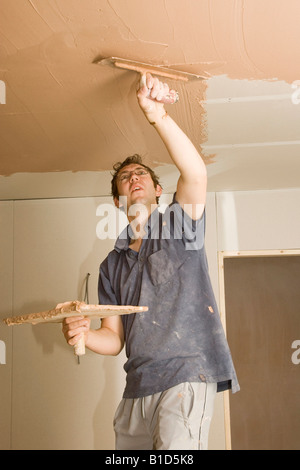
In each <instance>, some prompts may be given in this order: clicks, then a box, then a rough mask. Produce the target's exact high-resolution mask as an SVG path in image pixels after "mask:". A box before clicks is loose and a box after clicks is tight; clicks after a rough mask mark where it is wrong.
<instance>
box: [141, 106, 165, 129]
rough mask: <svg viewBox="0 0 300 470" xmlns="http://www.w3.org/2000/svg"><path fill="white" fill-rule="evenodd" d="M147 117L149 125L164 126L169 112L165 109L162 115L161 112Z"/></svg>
mask: <svg viewBox="0 0 300 470" xmlns="http://www.w3.org/2000/svg"><path fill="white" fill-rule="evenodd" d="M146 117H147V119H148V121H149V124H151V126H155V125H159V124H162V123H163V122H164V120H165V119H166V118H167V117H168V112H167V111H166V110H165V109H163V112H162V113H161V112H160V113H157V114H155V115H151V116H146Z"/></svg>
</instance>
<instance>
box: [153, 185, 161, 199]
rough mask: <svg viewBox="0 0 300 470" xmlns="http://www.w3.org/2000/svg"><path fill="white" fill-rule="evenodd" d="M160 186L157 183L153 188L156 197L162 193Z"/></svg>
mask: <svg viewBox="0 0 300 470" xmlns="http://www.w3.org/2000/svg"><path fill="white" fill-rule="evenodd" d="M162 191H163V190H162V187H161V186H160V185H159V184H158V185H157V186H156V188H155V195H156V197H160V196H161V195H162Z"/></svg>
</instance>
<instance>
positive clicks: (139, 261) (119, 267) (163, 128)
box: [63, 74, 239, 450]
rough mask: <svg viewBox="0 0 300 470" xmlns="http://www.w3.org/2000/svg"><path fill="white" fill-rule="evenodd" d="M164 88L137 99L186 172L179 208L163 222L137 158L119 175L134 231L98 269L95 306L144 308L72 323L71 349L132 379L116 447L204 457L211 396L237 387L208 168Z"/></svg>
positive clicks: (149, 82) (152, 185) (154, 185)
mask: <svg viewBox="0 0 300 470" xmlns="http://www.w3.org/2000/svg"><path fill="white" fill-rule="evenodd" d="M168 91H169V90H168V86H167V85H165V84H162V83H161V82H160V81H159V80H158V79H157V78H153V77H152V76H151V75H150V74H147V77H146V83H145V84H144V85H141V86H140V88H139V90H138V93H137V98H138V102H139V105H140V107H141V109H142V111H143V112H144V114H145V116H146V118H147V120H148V121H149V123H150V124H151V125H152V126H153V127H154V129H155V130H156V131H157V132H158V134H159V135H160V137H161V139H162V141H163V143H164V144H165V145H166V147H167V149H168V152H169V154H170V156H171V158H172V160H173V162H174V164H175V165H176V166H177V168H178V170H179V171H180V177H179V180H178V184H177V190H176V194H175V196H174V200H173V203H172V204H171V205H170V206H169V207H168V208H167V210H166V211H165V213H164V214H160V213H159V211H158V209H157V207H158V205H157V201H158V198H159V197H160V195H161V193H162V188H161V186H160V185H159V182H158V179H157V177H156V175H155V173H154V172H153V171H152V170H151V169H150V168H148V167H147V166H145V165H144V164H143V163H142V160H141V159H140V157H139V156H137V155H135V156H133V157H129V158H127V159H126V160H125V161H124V162H123V163H120V164H118V165H116V166H115V167H114V169H115V174H114V177H113V180H112V194H113V196H114V202H115V204H116V206H117V207H119V208H121V207H123V210H126V212H127V216H128V220H129V222H130V224H129V225H128V227H127V228H126V229H125V231H124V232H123V233H122V234H121V235H120V237H119V238H118V240H117V242H116V244H115V248H114V250H113V251H112V252H111V253H109V255H108V256H107V258H106V259H105V260H104V261H103V262H102V264H101V266H100V274H99V302H100V303H102V304H115V305H147V306H148V308H149V310H148V312H145V313H140V314H133V315H127V316H126V315H124V316H123V317H109V318H106V319H103V320H102V324H101V328H100V329H99V330H91V329H90V322H89V320H88V319H84V318H81V319H78V318H77V319H76V318H69V319H67V320H65V322H64V325H63V331H64V334H65V337H66V339H67V341H68V343H69V344H70V345H74V344H75V343H76V342H77V340H78V339H79V337H80V335H81V334H82V333H84V334H85V341H86V346H87V347H88V348H90V349H91V350H93V351H95V352H97V353H99V354H108V355H117V354H118V353H119V352H120V351H121V350H122V348H123V345H124V343H125V344H126V355H127V362H126V364H125V366H124V368H125V371H126V372H127V378H126V387H125V391H124V394H123V399H122V401H121V403H120V405H119V407H118V409H117V412H116V415H115V420H114V428H115V433H116V449H120V450H125V449H127V450H130V449H150V450H151V449H156V450H158V449H160V450H161V449H164V450H167V449H168V450H169V449H189V450H191V449H206V448H207V439H208V430H209V425H210V420H211V416H212V412H213V403H214V398H215V393H216V392H217V391H222V390H225V389H228V388H231V389H232V391H233V392H235V391H237V390H238V389H239V386H238V383H237V379H236V374H235V370H234V366H233V364H232V360H231V356H230V352H229V348H228V345H227V342H226V339H225V336H224V332H223V329H222V325H221V323H220V318H219V314H218V309H217V305H216V302H215V298H214V295H213V291H212V287H211V283H210V279H209V274H208V267H207V261H206V255H205V250H204V231H205V212H204V206H205V198H206V183H207V176H206V167H205V164H204V162H203V160H202V158H201V157H200V155H199V153H198V152H197V150H196V148H195V147H194V145H193V144H192V143H191V141H190V140H189V139H188V137H187V136H186V135H185V134H184V133H183V131H182V130H181V129H180V128H179V127H178V126H177V124H176V123H175V122H174V121H173V119H171V117H170V116H169V115H168V114H167V113H166V111H165V109H164V105H163V104H162V103H161V102H160V100H161V98H162V96H163V94H164V93H166V92H168ZM149 93H150V95H149Z"/></svg>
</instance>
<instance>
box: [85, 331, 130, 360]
mask: <svg viewBox="0 0 300 470" xmlns="http://www.w3.org/2000/svg"><path fill="white" fill-rule="evenodd" d="M85 345H86V347H87V348H88V349H90V350H91V351H93V352H95V353H97V354H102V355H105V356H116V355H117V354H119V353H120V352H121V350H122V349H123V345H124V342H123V340H122V338H120V336H119V335H118V334H117V333H116V332H114V331H112V330H111V329H109V328H106V327H101V328H100V329H98V330H89V331H88V333H87V336H86V340H85Z"/></svg>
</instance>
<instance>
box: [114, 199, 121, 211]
mask: <svg viewBox="0 0 300 470" xmlns="http://www.w3.org/2000/svg"><path fill="white" fill-rule="evenodd" d="M114 204H115V206H116V207H117V208H118V209H120V201H119V199H118V198H117V197H114Z"/></svg>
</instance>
